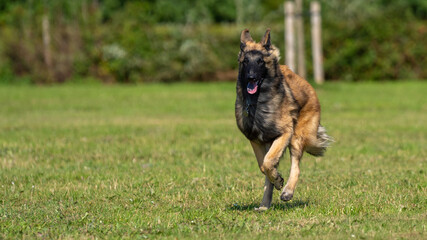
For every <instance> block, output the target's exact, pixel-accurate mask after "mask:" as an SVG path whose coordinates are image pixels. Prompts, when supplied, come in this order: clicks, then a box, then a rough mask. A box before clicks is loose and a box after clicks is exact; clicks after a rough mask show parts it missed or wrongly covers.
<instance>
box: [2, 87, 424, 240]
mask: <svg viewBox="0 0 427 240" xmlns="http://www.w3.org/2000/svg"><path fill="white" fill-rule="evenodd" d="M234 89H235V87H234V84H230V83H222V84H173V85H142V86H96V85H95V86H83V85H81V86H79V85H77V86H53V87H31V86H0V239H17V238H43V239H50V238H53V239H57V238H78V239H81V238H83V239H84V238H132V239H134V238H141V239H144V238H150V239H151V238H159V237H163V238H170V239H175V238H178V239H182V238H191V239H196V238H202V239H217V238H226V239H231V238H239V239H240V238H241V239H248V238H250V239H254V238H255V239H275V238H278V239H279V238H280V239H285V238H321V239H331V238H332V239H337V238H338V239H343V238H344V239H349V238H357V239H359V238H379V239H390V238H393V239H394V238H411V239H412V238H415V239H417V238H418V239H426V238H427V230H426V225H427V220H426V219H427V178H426V175H427V161H426V159H427V148H426V145H427V97H426V96H427V95H426V94H427V82H411V81H410V82H399V83H390V82H382V83H359V84H350V83H329V84H326V85H324V86H321V87H317V92H318V95H319V98H320V101H321V103H322V110H323V112H322V124H323V125H324V126H325V127H326V128H327V129H328V131H329V134H330V135H331V136H333V137H334V138H335V140H336V142H335V143H334V144H333V146H332V147H331V148H330V149H329V150H328V152H327V154H326V156H325V157H323V158H314V157H311V156H309V155H305V156H304V158H303V162H302V166H301V178H300V181H299V184H298V187H297V190H296V193H295V195H294V200H292V201H291V202H288V203H283V202H281V201H280V200H279V199H278V198H279V194H278V192H277V191H275V193H274V197H273V206H272V208H271V209H270V210H268V211H266V212H264V213H259V212H255V211H254V210H253V208H254V207H256V206H258V204H259V203H260V201H261V198H262V192H263V191H262V188H263V182H264V177H263V175H262V173H261V172H260V171H259V170H258V167H257V164H256V160H255V157H254V156H253V153H252V150H251V148H250V145H249V144H248V141H247V140H246V139H245V138H244V136H243V135H242V134H241V133H240V132H239V131H238V129H237V127H236V124H235V120H234V98H235V94H234V91H235V90H234ZM280 171H281V172H282V174H283V175H284V176H287V175H288V171H289V158H288V155H287V154H286V155H285V158H284V159H282V163H281V165H280Z"/></svg>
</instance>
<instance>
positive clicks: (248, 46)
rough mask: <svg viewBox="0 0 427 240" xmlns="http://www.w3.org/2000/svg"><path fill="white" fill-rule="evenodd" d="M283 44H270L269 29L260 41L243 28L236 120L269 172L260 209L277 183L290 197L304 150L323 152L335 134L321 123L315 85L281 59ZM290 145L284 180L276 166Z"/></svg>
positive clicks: (286, 198) (283, 196) (267, 203)
mask: <svg viewBox="0 0 427 240" xmlns="http://www.w3.org/2000/svg"><path fill="white" fill-rule="evenodd" d="M279 58H280V55H279V50H278V49H277V48H276V47H275V46H273V45H272V44H271V41H270V29H267V31H266V33H265V35H264V37H263V39H262V40H261V42H259V43H256V42H255V41H253V40H252V37H251V35H250V34H249V30H247V29H245V30H244V31H243V32H242V35H241V37H240V53H239V76H238V79H237V86H236V91H237V97H236V106H235V107H236V112H235V114H236V121H237V126H238V127H239V129H240V131H241V132H242V133H243V134H244V135H245V136H246V138H248V139H249V141H250V143H251V145H252V148H253V150H254V153H255V156H256V159H257V161H258V165H259V168H260V170H261V172H262V173H264V174H265V185H264V197H263V199H262V202H261V205H260V208H258V210H266V209H268V208H269V207H270V205H271V200H272V196H273V187H275V188H276V189H277V190H282V188H283V190H282V193H281V195H280V199H282V200H283V201H289V200H291V199H292V197H293V194H294V190H295V186H296V184H297V181H298V176H299V174H300V169H299V162H300V160H301V157H302V155H303V152H304V151H306V152H308V153H310V154H312V155H314V156H322V155H323V154H324V152H325V150H326V147H327V146H328V144H329V143H330V142H331V140H332V139H331V138H330V137H329V136H328V135H326V131H325V128H323V127H322V126H321V125H320V104H319V100H318V98H317V95H316V92H315V91H314V89H313V87H312V86H311V85H310V84H309V83H308V82H307V81H306V80H304V79H303V78H301V77H300V76H298V75H297V74H295V73H294V72H293V71H292V70H291V69H289V68H288V67H287V66H286V65H279ZM286 147H289V152H290V155H291V171H290V175H289V179H288V181H287V183H286V185H285V186H284V187H283V182H284V180H283V178H282V177H281V175H280V173H279V172H278V171H277V167H278V165H279V159H280V157H281V156H282V154H283V152H284V151H285V149H286Z"/></svg>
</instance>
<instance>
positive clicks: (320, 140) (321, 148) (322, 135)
mask: <svg viewBox="0 0 427 240" xmlns="http://www.w3.org/2000/svg"><path fill="white" fill-rule="evenodd" d="M332 142H334V139H333V138H332V137H330V136H328V135H327V134H326V129H325V128H324V127H323V126H322V125H319V127H318V128H317V139H316V141H315V143H314V144H310V146H307V147H306V148H305V151H306V152H308V153H309V154H311V155H313V156H316V157H321V156H323V155H324V154H325V152H326V148H327V147H329V145H330V144H331V143H332Z"/></svg>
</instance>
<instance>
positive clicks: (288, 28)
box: [284, 1, 295, 71]
mask: <svg viewBox="0 0 427 240" xmlns="http://www.w3.org/2000/svg"><path fill="white" fill-rule="evenodd" d="M284 10H285V61H286V62H285V64H286V65H288V67H289V68H290V69H291V70H292V71H295V32H294V3H293V2H291V1H286V2H285V9H284Z"/></svg>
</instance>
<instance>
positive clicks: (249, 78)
mask: <svg viewBox="0 0 427 240" xmlns="http://www.w3.org/2000/svg"><path fill="white" fill-rule="evenodd" d="M255 79H256V76H255V74H254V75H248V80H249V81H255Z"/></svg>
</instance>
